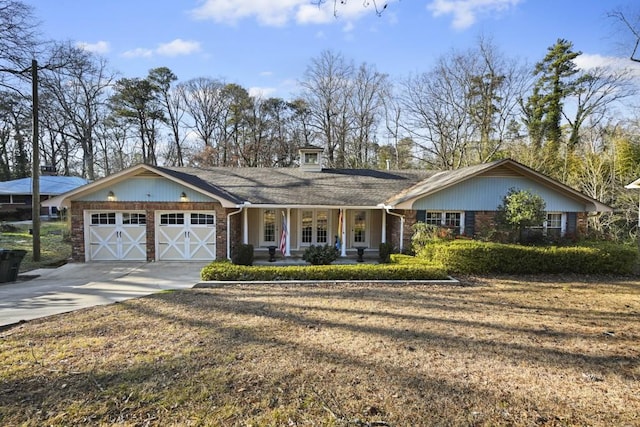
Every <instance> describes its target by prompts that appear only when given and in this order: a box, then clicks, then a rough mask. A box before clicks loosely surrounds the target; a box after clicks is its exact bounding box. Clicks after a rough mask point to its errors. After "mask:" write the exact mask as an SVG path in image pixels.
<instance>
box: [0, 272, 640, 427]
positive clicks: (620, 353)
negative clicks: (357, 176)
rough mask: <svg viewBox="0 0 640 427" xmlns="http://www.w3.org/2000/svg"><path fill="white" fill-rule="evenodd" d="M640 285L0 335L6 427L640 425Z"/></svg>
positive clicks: (391, 298) (351, 293) (243, 298)
mask: <svg viewBox="0 0 640 427" xmlns="http://www.w3.org/2000/svg"><path fill="white" fill-rule="evenodd" d="M638 343H640V281H637V280H628V279H616V278H602V277H598V278H589V277H586V278H585V277H584V276H582V277H580V276H571V277H564V278H561V277H551V278H541V277H533V276H532V277H524V278H514V277H499V278H472V279H468V280H467V282H466V286H433V285H431V286H416V285H411V286H389V285H374V284H370V285H316V286H311V285H308V286H302V285H277V284H275V285H268V286H257V285H228V286H222V287H220V288H215V289H192V290H187V291H180V292H166V293H160V294H155V295H152V296H149V297H145V298H140V299H134V300H129V301H126V302H123V303H118V304H113V305H109V306H101V307H96V308H93V309H88V310H82V311H79V312H75V313H69V314H64V315H58V316H54V317H51V318H47V319H41V320H37V321H32V322H28V323H25V324H21V325H18V326H13V327H11V328H8V329H5V330H4V331H0V424H2V425H27V426H30V425H33V426H36V425H54V426H55V425H59V426H63V425H112V424H118V425H139V426H143V425H162V426H168V425H224V426H234V425H237V426H240V425H242V426H248V425H254V426H267V425H273V426H280V425H284V426H303V425H336V426H347V425H349V426H374V425H377V426H387V425H389V426H407V425H425V426H427V425H429V426H430V425H443V426H444V425H465V426H496V425H498V426H499V425H509V426H512V425H518V426H520V425H523V426H533V425H545V426H560V425H562V426H572V425H576V426H585V425H589V426H611V425H629V426H631V425H640V415H639V414H640V347H639V345H638Z"/></svg>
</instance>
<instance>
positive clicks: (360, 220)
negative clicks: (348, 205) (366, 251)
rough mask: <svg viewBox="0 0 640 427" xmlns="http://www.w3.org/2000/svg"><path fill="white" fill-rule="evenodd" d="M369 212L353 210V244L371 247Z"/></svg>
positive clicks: (355, 246)
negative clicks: (368, 223)
mask: <svg viewBox="0 0 640 427" xmlns="http://www.w3.org/2000/svg"><path fill="white" fill-rule="evenodd" d="M367 214H368V211H366V210H354V211H351V232H350V237H351V246H352V247H354V248H357V247H369V230H368V229H367V219H368V218H367Z"/></svg>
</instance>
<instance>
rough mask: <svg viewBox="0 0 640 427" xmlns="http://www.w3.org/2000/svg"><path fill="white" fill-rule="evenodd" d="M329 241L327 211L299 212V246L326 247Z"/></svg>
mask: <svg viewBox="0 0 640 427" xmlns="http://www.w3.org/2000/svg"><path fill="white" fill-rule="evenodd" d="M328 243H331V242H330V241H329V211H328V210H326V209H304V210H302V211H301V212H300V246H310V245H326V244H328Z"/></svg>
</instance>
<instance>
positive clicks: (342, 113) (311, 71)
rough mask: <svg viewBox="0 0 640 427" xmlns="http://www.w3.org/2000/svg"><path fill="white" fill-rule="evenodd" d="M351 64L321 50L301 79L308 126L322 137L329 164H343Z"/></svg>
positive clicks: (348, 119) (332, 165) (338, 55)
mask: <svg viewBox="0 0 640 427" xmlns="http://www.w3.org/2000/svg"><path fill="white" fill-rule="evenodd" d="M352 77H353V65H352V64H351V63H350V62H348V61H347V60H345V58H344V57H343V56H342V55H341V54H338V53H335V52H332V51H328V50H327V51H323V52H322V53H321V54H320V55H319V56H318V57H316V58H313V59H312V60H311V63H310V65H309V66H308V67H307V69H306V71H305V73H304V79H303V80H302V81H301V82H300V84H301V86H302V88H303V95H302V97H303V99H304V100H305V102H306V104H307V107H308V109H309V112H310V115H309V126H310V127H311V129H312V130H313V131H314V132H315V133H317V135H318V136H319V137H320V138H321V139H322V141H323V144H324V148H325V150H326V154H327V159H328V162H329V165H328V166H331V167H344V166H345V149H346V141H347V135H348V130H349V128H350V125H351V123H350V122H351V119H352V117H351V116H350V115H349V101H350V97H351V92H350V91H351V79H352Z"/></svg>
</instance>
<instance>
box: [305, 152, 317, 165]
mask: <svg viewBox="0 0 640 427" xmlns="http://www.w3.org/2000/svg"><path fill="white" fill-rule="evenodd" d="M304 163H305V164H306V165H317V164H318V153H305V154H304Z"/></svg>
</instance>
